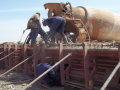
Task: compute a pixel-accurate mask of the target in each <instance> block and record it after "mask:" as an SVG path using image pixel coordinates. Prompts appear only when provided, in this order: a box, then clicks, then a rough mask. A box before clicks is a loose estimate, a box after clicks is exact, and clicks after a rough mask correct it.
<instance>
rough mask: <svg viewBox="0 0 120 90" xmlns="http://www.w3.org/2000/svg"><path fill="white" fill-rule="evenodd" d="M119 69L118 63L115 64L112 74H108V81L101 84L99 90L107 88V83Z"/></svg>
mask: <svg viewBox="0 0 120 90" xmlns="http://www.w3.org/2000/svg"><path fill="white" fill-rule="evenodd" d="M119 68H120V62H119V63H118V64H117V66H116V67H115V69H114V70H113V71H112V73H111V74H110V76H109V77H108V79H107V80H106V82H105V83H104V84H103V86H102V88H101V89H100V90H105V88H106V87H107V85H108V84H109V82H110V81H111V79H112V78H113V76H114V75H115V73H116V72H117V70H118V69H119Z"/></svg>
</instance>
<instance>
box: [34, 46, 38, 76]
mask: <svg viewBox="0 0 120 90" xmlns="http://www.w3.org/2000/svg"><path fill="white" fill-rule="evenodd" d="M37 51H38V50H37V45H36V44H35V45H34V46H33V54H34V53H36V52H37ZM33 62H34V76H35V77H37V74H36V66H37V64H38V60H37V54H36V55H34V56H33Z"/></svg>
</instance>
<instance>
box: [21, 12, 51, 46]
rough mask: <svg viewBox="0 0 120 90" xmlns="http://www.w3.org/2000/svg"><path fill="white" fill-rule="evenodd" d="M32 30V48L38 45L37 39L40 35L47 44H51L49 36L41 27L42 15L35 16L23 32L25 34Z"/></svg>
mask: <svg viewBox="0 0 120 90" xmlns="http://www.w3.org/2000/svg"><path fill="white" fill-rule="evenodd" d="M28 29H31V38H30V39H31V46H33V45H34V44H36V37H37V36H38V34H40V35H41V36H42V37H43V40H44V41H45V43H46V44H49V42H48V39H47V34H46V33H45V31H44V30H43V29H42V27H41V22H40V13H36V14H34V15H33V16H32V17H31V18H30V19H29V21H28V24H27V28H26V29H25V30H23V34H24V32H25V31H26V30H28Z"/></svg>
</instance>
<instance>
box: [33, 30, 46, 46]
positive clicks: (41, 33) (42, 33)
mask: <svg viewBox="0 0 120 90" xmlns="http://www.w3.org/2000/svg"><path fill="white" fill-rule="evenodd" d="M31 32H32V33H31V46H32V45H33V44H34V43H36V37H37V36H38V34H40V35H41V36H42V39H43V40H44V41H45V43H48V38H47V34H46V33H45V31H44V30H43V29H42V28H31Z"/></svg>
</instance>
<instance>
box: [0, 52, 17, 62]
mask: <svg viewBox="0 0 120 90" xmlns="http://www.w3.org/2000/svg"><path fill="white" fill-rule="evenodd" d="M13 53H15V51H13V52H12V53H10V54H8V55H7V56H5V57H3V58H1V59H0V61H1V60H3V59H5V58H6V57H8V56H10V55H12V54H13Z"/></svg>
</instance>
